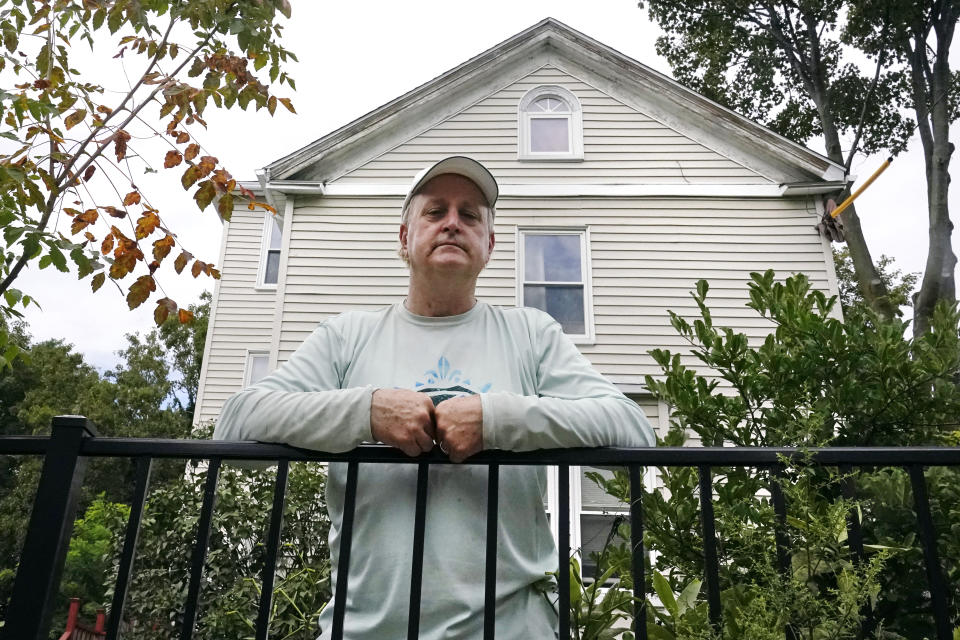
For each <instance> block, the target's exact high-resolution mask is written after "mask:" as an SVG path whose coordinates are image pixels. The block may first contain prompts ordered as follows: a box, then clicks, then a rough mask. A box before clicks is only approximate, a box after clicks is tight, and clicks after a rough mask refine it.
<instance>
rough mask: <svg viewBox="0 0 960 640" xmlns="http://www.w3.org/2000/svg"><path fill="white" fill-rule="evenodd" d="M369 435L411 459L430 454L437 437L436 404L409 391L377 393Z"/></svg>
mask: <svg viewBox="0 0 960 640" xmlns="http://www.w3.org/2000/svg"><path fill="white" fill-rule="evenodd" d="M370 433H371V434H373V437H374V438H376V439H377V440H379V441H380V442H382V443H383V444H388V445H390V446H391V447H396V448H397V449H400V450H401V451H403V452H404V453H405V454H407V455H408V456H418V455H420V454H421V453H424V452H425V451H430V449H433V440H434V437H435V435H434V434H435V433H436V428H435V427H434V412H433V401H432V400H430V396H428V395H426V394H424V393H417V392H416V391H410V390H409V389H377V390H376V391H374V392H373V399H372V402H371V404H370Z"/></svg>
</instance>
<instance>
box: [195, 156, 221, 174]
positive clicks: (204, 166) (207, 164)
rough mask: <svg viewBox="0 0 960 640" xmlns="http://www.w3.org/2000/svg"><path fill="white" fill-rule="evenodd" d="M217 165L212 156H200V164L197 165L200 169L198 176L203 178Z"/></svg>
mask: <svg viewBox="0 0 960 640" xmlns="http://www.w3.org/2000/svg"><path fill="white" fill-rule="evenodd" d="M216 166H217V159H216V158H214V157H213V156H201V157H200V164H198V165H197V167H198V168H199V169H200V177H201V178H203V177H205V176H206V175H207V174H209V173H210V172H211V171H213V170H214V169H215V168H216Z"/></svg>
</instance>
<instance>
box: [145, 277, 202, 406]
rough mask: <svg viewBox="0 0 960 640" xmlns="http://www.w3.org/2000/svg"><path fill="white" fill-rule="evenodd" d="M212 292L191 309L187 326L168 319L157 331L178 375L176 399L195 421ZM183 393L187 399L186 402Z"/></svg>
mask: <svg viewBox="0 0 960 640" xmlns="http://www.w3.org/2000/svg"><path fill="white" fill-rule="evenodd" d="M210 301H211V296H210V292H209V291H204V292H203V293H202V294H200V302H199V303H198V304H192V305H190V307H189V311H190V313H191V314H192V315H193V320H192V322H191V323H190V324H187V325H184V324H183V323H181V322H179V320H177V319H176V318H168V319H167V321H166V322H164V323H163V324H162V325H160V327H159V328H158V329H157V331H158V332H159V339H160V340H161V341H162V342H163V345H164V347H165V349H166V352H167V358H168V363H169V364H170V367H171V370H172V371H176V372H177V373H178V376H179V377H178V378H177V379H175V380H174V381H173V385H174V388H175V389H176V394H175V400H176V402H177V404H178V406H179V407H180V409H181V410H182V411H184V412H185V413H186V415H188V416H189V419H190V422H191V423H192V422H193V414H194V410H195V409H196V406H197V389H199V388H200V367H201V365H202V364H203V348H204V346H205V345H206V340H207V325H208V323H209V322H210ZM180 394H182V395H183V397H184V398H185V399H186V402H183V401H182V400H181V398H180Z"/></svg>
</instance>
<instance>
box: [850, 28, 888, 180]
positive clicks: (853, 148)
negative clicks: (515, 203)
mask: <svg viewBox="0 0 960 640" xmlns="http://www.w3.org/2000/svg"><path fill="white" fill-rule="evenodd" d="M889 27H890V22H889V15H888V17H887V18H886V19H885V20H884V24H883V33H881V34H880V45H881V46H880V55H879V56H878V57H877V70H876V72H875V73H874V74H873V82H871V83H870V89H868V90H867V95H866V96H865V97H864V98H863V108H862V109H860V121H859V122H858V123H857V133H856V135H854V137H853V144H851V145H850V151H849V155H848V156H847V162H846V163H845V166H844V168H845V170H846V172H847V173H850V167H851V165H852V164H853V157H854V156H855V155H856V154H857V146H858V145H859V144H860V137H861V136H862V135H863V128H864V126H866V123H867V106H868V105H869V104H870V101H871V100H872V99H873V93H874V91H876V89H877V84H879V82H880V70H881V69H882V68H883V63H884V62H885V61H886V57H887V47H885V46H883V45H884V44H885V42H886V39H887V33H888V29H889Z"/></svg>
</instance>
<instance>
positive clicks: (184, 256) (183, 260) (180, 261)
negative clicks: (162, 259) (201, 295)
mask: <svg viewBox="0 0 960 640" xmlns="http://www.w3.org/2000/svg"><path fill="white" fill-rule="evenodd" d="M192 257H193V254H192V253H190V252H189V251H184V252H182V253H181V254H180V255H179V256H177V259H176V260H174V261H173V268H174V269H176V270H177V273H182V272H183V269H184V267H186V266H187V262H189V261H190V259H191V258H192Z"/></svg>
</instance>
